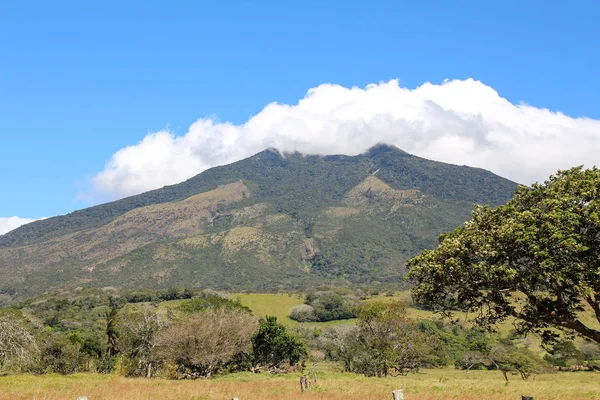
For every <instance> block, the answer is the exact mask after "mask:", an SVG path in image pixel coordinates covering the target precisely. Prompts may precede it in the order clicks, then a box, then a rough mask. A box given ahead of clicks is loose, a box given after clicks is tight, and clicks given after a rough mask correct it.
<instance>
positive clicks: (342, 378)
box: [0, 369, 600, 400]
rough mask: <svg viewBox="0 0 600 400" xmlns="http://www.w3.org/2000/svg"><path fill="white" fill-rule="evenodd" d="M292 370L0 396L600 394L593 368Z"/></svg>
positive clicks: (79, 384) (19, 379)
mask: <svg viewBox="0 0 600 400" xmlns="http://www.w3.org/2000/svg"><path fill="white" fill-rule="evenodd" d="M298 377H299V375H298V374H290V375H285V376H271V375H266V374H259V375H253V374H250V373H241V374H233V375H229V376H224V377H218V378H215V379H213V380H210V381H208V380H198V381H168V380H163V379H151V380H148V379H141V378H140V379H128V378H122V377H116V376H112V375H108V376H106V375H91V374H79V375H73V376H66V377H65V376H57V375H43V376H31V375H17V376H7V377H0V400H9V399H10V400H24V399H34V400H42V399H44V400H62V399H65V400H66V399H70V400H71V399H72V400H74V399H75V398H76V397H77V396H82V395H85V396H88V398H89V399H90V400H109V399H110V400H120V399H123V400H125V399H127V400H150V399H160V400H200V399H202V400H220V399H223V400H225V399H227V400H229V399H231V398H233V397H234V396H238V397H239V398H240V400H275V399H296V398H302V399H307V400H309V399H321V400H359V399H360V400H363V399H365V400H367V399H368V400H376V399H390V398H391V391H392V390H394V389H398V388H402V389H404V392H405V395H406V399H407V400H417V399H418V400H433V399H436V400H449V399H456V400H458V399H461V400H482V399H485V400H509V399H515V400H516V399H520V398H521V396H522V395H528V396H533V397H534V398H535V399H536V400H559V399H560V400H576V399H577V400H579V399H590V400H591V399H600V385H598V378H599V377H600V374H598V373H593V372H578V373H568V372H563V373H556V374H550V375H540V376H538V377H536V379H535V380H533V379H530V380H529V381H527V382H524V381H521V380H520V379H517V377H513V380H511V381H510V382H509V383H508V384H505V383H504V382H503V380H502V377H501V375H500V373H499V372H494V371H473V372H471V373H469V374H468V375H467V374H465V373H464V372H463V371H457V370H453V369H440V370H427V371H424V372H423V373H419V374H413V375H409V376H408V377H398V378H384V379H378V378H365V377H361V376H356V375H352V374H341V373H338V372H333V371H331V372H321V373H320V374H319V382H318V384H317V385H316V386H315V387H314V388H313V389H312V390H311V391H309V392H305V393H303V394H301V393H300V390H299V384H298Z"/></svg>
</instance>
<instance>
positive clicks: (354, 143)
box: [91, 79, 600, 201]
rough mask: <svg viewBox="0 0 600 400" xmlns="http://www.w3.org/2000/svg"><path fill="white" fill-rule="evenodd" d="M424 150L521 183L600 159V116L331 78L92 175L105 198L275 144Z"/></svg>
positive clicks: (329, 149)
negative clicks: (244, 117) (289, 99)
mask: <svg viewBox="0 0 600 400" xmlns="http://www.w3.org/2000/svg"><path fill="white" fill-rule="evenodd" d="M380 142H383V143H388V144H393V145H396V146H398V147H400V148H401V149H403V150H405V151H408V152H410V153H413V154H415V155H418V156H421V157H425V158H429V159H434V160H439V161H445V162H449V163H454V164H460V165H463V164H464V165H470V166H476V167H482V168H486V169H489V170H491V171H493V172H495V173H497V174H499V175H502V176H505V177H507V178H510V179H512V180H515V181H518V182H520V183H525V184H530V183H533V182H534V181H540V180H544V179H545V178H547V177H548V176H549V175H550V174H552V173H554V172H556V170H557V169H564V168H569V167H571V166H574V165H580V164H585V165H587V166H592V165H593V164H594V163H595V162H596V160H597V159H598V158H597V157H598V156H597V155H598V154H600V121H598V120H593V119H587V118H571V117H569V116H566V115H564V114H562V113H560V112H551V111H549V110H547V109H540V108H536V107H532V106H529V105H527V104H517V105H515V104H512V103H510V102H509V101H508V100H506V99H504V98H502V97H500V96H499V95H498V93H497V92H496V91H495V90H494V89H492V88H491V87H489V86H486V85H485V84H483V83H481V82H478V81H475V80H472V79H468V80H462V81H461V80H454V81H446V82H444V83H442V84H439V85H436V84H430V83H425V84H424V85H422V86H420V87H418V88H416V89H406V88H402V87H401V86H400V85H399V83H398V81H397V80H392V81H390V82H382V83H379V84H372V85H369V86H367V87H366V88H357V87H353V88H345V87H342V86H337V85H331V84H323V85H320V86H318V87H316V88H313V89H310V90H309V91H308V92H307V94H306V96H305V97H304V98H303V99H301V100H300V101H299V102H298V103H297V104H293V105H287V104H277V103H272V104H269V105H267V106H266V107H265V108H264V109H263V110H262V111H261V112H260V113H258V114H257V115H255V116H254V117H252V118H251V119H250V120H248V121H247V122H246V123H244V124H243V125H233V124H231V123H228V122H219V121H217V120H215V119H214V118H203V119H199V120H198V121H197V122H195V123H194V124H193V125H192V126H191V127H190V128H189V131H188V132H187V133H186V134H185V135H183V136H175V135H174V134H173V133H171V132H169V131H168V130H163V131H160V132H156V133H152V134H148V135H147V136H146V137H145V138H144V139H143V140H142V141H141V142H140V143H138V144H136V145H134V146H129V147H126V148H123V149H121V150H119V151H118V152H117V153H115V154H114V155H113V156H112V158H111V159H110V161H109V162H108V163H107V165H106V166H105V168H104V170H103V171H101V172H100V173H98V174H97V175H96V176H94V178H93V179H92V186H93V188H92V193H91V196H92V198H93V199H95V200H96V201H99V200H108V199H114V198H120V197H124V196H127V195H132V194H136V193H141V192H143V191H147V190H150V189H155V188H158V187H162V186H164V185H167V184H173V183H177V182H181V181H183V180H185V179H187V178H189V177H192V176H194V175H196V174H198V173H200V172H202V171H203V170H205V169H207V168H210V167H212V166H216V165H222V164H226V163H230V162H233V161H237V160H240V159H242V158H245V157H248V156H250V155H253V154H255V153H257V152H259V151H261V150H263V149H265V148H267V147H274V148H277V149H279V150H281V151H287V152H291V151H300V152H302V153H312V154H340V153H341V154H348V155H355V154H359V153H361V152H363V151H365V150H366V149H368V148H369V147H371V146H373V145H375V144H377V143H380Z"/></svg>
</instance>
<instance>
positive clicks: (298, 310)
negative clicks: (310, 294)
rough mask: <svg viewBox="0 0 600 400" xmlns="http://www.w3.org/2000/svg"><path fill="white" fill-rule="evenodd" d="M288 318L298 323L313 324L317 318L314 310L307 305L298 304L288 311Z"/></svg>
mask: <svg viewBox="0 0 600 400" xmlns="http://www.w3.org/2000/svg"><path fill="white" fill-rule="evenodd" d="M290 318H291V319H293V320H294V321H298V322H315V321H318V317H317V315H316V314H315V309H314V308H313V307H312V306H309V305H308V304H298V305H297V306H294V307H293V308H292V309H291V310H290Z"/></svg>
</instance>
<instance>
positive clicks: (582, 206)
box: [407, 167, 600, 343]
mask: <svg viewBox="0 0 600 400" xmlns="http://www.w3.org/2000/svg"><path fill="white" fill-rule="evenodd" d="M407 266H408V268H409V273H408V279H409V280H410V281H411V282H412V283H413V284H414V289H413V290H412V294H413V297H414V298H415V300H416V301H417V302H418V303H421V304H426V305H429V306H431V307H433V308H434V309H435V310H440V311H444V312H445V313H446V314H447V315H448V316H452V314H453V313H454V312H456V311H464V312H466V313H468V315H472V316H475V318H474V320H475V321H476V322H477V323H478V324H479V325H480V326H483V327H485V328H487V329H492V328H493V326H494V325H495V324H496V323H497V322H500V321H504V320H506V319H508V318H515V319H516V320H517V321H518V322H519V324H518V330H519V331H520V332H530V331H533V332H536V333H538V334H540V335H541V337H542V339H543V340H544V341H545V342H547V343H551V342H553V341H555V340H556V339H557V338H558V335H557V333H556V331H555V330H553V329H552V328H555V329H558V330H562V331H564V332H566V333H568V334H577V335H579V336H581V337H584V338H586V339H589V340H592V341H595V342H596V343H600V330H598V329H597V328H594V327H593V326H592V325H591V324H589V323H587V322H586V321H585V319H582V318H581V314H582V313H583V312H587V311H588V310H592V313H593V314H594V315H595V318H596V319H597V321H598V322H600V278H599V276H598V271H599V269H600V170H598V169H597V168H593V169H589V170H584V169H582V168H581V167H578V168H573V169H570V170H567V171H559V172H558V173H557V174H556V175H554V176H551V177H550V178H549V179H548V180H547V181H546V182H545V183H543V184H534V185H533V186H532V187H531V188H529V187H524V186H521V187H520V188H519V189H518V191H517V193H516V194H515V196H514V198H513V199H512V200H510V201H509V202H508V203H507V204H506V205H503V206H500V207H498V208H496V209H491V208H489V207H485V206H477V207H475V209H474V211H473V219H472V220H471V221H469V222H467V223H466V224H465V225H464V226H462V227H460V228H458V229H456V230H455V231H454V232H452V233H449V234H446V235H441V236H440V243H439V246H438V248H437V249H436V250H426V251H424V252H423V253H422V254H421V255H419V256H417V257H415V258H413V259H411V260H409V261H408V262H407Z"/></svg>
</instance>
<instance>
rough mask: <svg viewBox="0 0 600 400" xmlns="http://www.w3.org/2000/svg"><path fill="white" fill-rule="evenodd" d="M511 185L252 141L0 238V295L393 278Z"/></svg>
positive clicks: (444, 168) (376, 151)
mask: <svg viewBox="0 0 600 400" xmlns="http://www.w3.org/2000/svg"><path fill="white" fill-rule="evenodd" d="M516 188H517V184H516V183H514V182H511V181H509V180H507V179H504V178H501V177H499V176H497V175H494V174H492V173H491V172H489V171H485V170H482V169H477V168H471V167H466V166H456V165H450V164H445V163H440V162H435V161H429V160H426V159H423V158H419V157H416V156H413V155H410V154H408V153H406V152H404V151H402V150H399V149H397V148H395V147H391V146H386V145H379V146H376V147H374V148H372V149H370V150H369V151H368V152H366V153H364V154H360V155H358V156H342V155H333V156H314V155H309V156H306V155H301V154H299V153H294V154H285V155H281V154H280V153H279V152H277V151H274V150H265V151H263V152H261V153H258V154H256V155H255V156H252V157H250V158H247V159H245V160H242V161H239V162H236V163H233V164H230V165H225V166H221V167H216V168H212V169H210V170H207V171H205V172H203V173H201V174H199V175H197V176H195V177H193V178H191V179H189V180H187V181H185V182H182V183H179V184H177V185H172V186H166V187H164V188H162V189H158V190H153V191H150V192H147V193H143V194H140V195H137V196H132V197H128V198H125V199H122V200H118V201H114V202H111V203H107V204H102V205H98V206H95V207H90V208H87V209H83V210H79V211H75V212H73V213H71V214H67V215H64V216H58V217H54V218H49V219H46V220H41V221H36V222H33V223H31V224H28V225H24V226H22V227H20V228H18V229H16V230H14V231H12V232H9V233H7V234H6V235H3V236H0V276H2V280H0V293H4V296H5V297H6V296H11V297H13V298H14V297H16V298H21V297H26V296H31V295H36V294H39V293H41V292H44V291H48V290H52V289H56V288H75V287H86V286H94V287H104V286H115V287H124V288H139V287H156V288H164V287H169V286H180V287H210V288H214V289H222V290H255V291H271V290H277V289H303V288H307V287H310V286H315V285H318V284H323V283H336V284H348V283H357V284H377V283H387V284H398V283H399V282H400V278H401V276H402V274H403V264H404V261H405V260H406V259H407V258H409V257H411V256H413V255H415V254H417V253H418V252H419V251H421V250H423V249H424V248H428V247H433V246H435V244H436V242H437V236H438V234H440V233H442V232H445V231H448V230H451V229H453V228H455V227H456V226H458V225H460V224H461V223H463V222H464V221H466V220H467V219H469V217H470V212H471V209H472V205H473V203H481V204H490V205H492V206H496V205H499V204H502V203H504V202H506V201H507V200H508V199H509V198H511V197H512V195H513V194H514V192H515V190H516Z"/></svg>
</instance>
